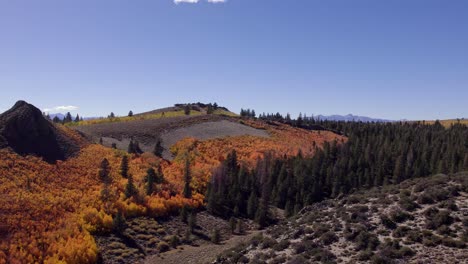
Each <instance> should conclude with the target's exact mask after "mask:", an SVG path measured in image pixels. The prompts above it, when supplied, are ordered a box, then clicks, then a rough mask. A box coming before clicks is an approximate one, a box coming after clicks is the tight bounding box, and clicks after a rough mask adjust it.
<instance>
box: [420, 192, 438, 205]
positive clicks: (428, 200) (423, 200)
mask: <svg viewBox="0 0 468 264" xmlns="http://www.w3.org/2000/svg"><path fill="white" fill-rule="evenodd" d="M418 203H419V204H433V203H434V200H433V199H432V197H431V196H430V195H428V194H427V193H425V192H424V193H422V194H421V195H419V197H418Z"/></svg>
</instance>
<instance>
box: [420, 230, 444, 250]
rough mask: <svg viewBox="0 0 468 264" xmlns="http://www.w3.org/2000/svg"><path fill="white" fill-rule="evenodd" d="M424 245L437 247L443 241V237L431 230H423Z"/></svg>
mask: <svg viewBox="0 0 468 264" xmlns="http://www.w3.org/2000/svg"><path fill="white" fill-rule="evenodd" d="M422 235H423V241H422V243H423V245H424V246H426V247H435V246H437V245H439V244H440V243H441V239H440V237H438V236H435V235H434V234H432V232H431V231H428V230H424V231H423V234H422Z"/></svg>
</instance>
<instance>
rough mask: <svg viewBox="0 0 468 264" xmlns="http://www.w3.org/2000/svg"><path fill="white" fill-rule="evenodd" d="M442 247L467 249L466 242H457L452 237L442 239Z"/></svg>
mask: <svg viewBox="0 0 468 264" xmlns="http://www.w3.org/2000/svg"><path fill="white" fill-rule="evenodd" d="M442 245H444V246H446V247H452V248H465V242H463V241H461V240H455V239H453V238H450V237H444V238H442Z"/></svg>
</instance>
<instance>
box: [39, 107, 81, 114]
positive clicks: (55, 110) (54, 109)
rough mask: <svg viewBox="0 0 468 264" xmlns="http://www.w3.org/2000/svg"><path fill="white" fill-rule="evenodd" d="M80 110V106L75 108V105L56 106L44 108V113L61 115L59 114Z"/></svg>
mask: <svg viewBox="0 0 468 264" xmlns="http://www.w3.org/2000/svg"><path fill="white" fill-rule="evenodd" d="M76 110H78V106H73V105H61V106H56V107H52V108H44V109H43V111H44V112H47V113H49V112H51V113H59V112H71V111H76Z"/></svg>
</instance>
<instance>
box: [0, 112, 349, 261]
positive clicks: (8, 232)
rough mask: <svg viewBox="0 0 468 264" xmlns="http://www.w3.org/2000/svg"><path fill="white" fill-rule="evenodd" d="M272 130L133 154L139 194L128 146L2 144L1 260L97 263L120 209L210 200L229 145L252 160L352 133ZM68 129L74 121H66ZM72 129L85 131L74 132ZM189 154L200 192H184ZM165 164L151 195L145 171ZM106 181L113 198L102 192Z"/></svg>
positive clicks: (162, 208)
mask: <svg viewBox="0 0 468 264" xmlns="http://www.w3.org/2000/svg"><path fill="white" fill-rule="evenodd" d="M246 122H247V123H248V125H250V126H257V127H259V128H263V129H266V130H267V131H268V133H269V134H270V135H271V136H270V137H265V138H262V137H253V136H240V137H227V138H224V139H212V140H206V141H199V140H196V139H193V138H187V139H184V140H182V141H180V142H178V143H177V144H176V145H174V146H173V148H172V149H171V150H172V151H173V153H174V154H175V160H174V161H173V162H172V163H170V162H167V161H164V160H162V159H160V158H158V157H156V156H154V155H153V154H149V153H144V154H142V155H132V156H129V164H128V165H129V166H128V174H129V175H131V177H132V179H133V181H134V184H135V187H136V190H137V192H136V194H135V195H133V196H131V197H126V195H125V186H126V184H127V181H128V179H126V178H123V177H122V176H121V174H120V170H119V168H120V164H121V161H122V157H123V156H124V155H128V154H127V153H125V152H123V151H119V150H115V149H110V148H105V147H103V146H101V145H95V144H93V145H86V144H82V149H81V152H80V154H79V155H78V156H76V157H74V158H71V159H69V160H67V161H65V162H61V161H58V162H57V163H56V164H49V163H46V162H44V161H43V160H41V159H40V158H37V157H32V156H27V157H22V156H19V155H17V154H15V153H12V152H10V151H8V150H6V149H4V150H0V219H1V221H0V238H1V240H0V264H3V263H13V264H15V263H36V262H37V263H95V262H96V261H97V258H98V247H97V246H96V243H95V240H94V238H93V234H99V233H108V232H111V230H112V228H113V218H114V217H115V216H116V215H117V213H118V212H120V213H122V214H124V216H125V217H126V218H132V217H138V216H151V217H162V216H168V215H171V214H175V213H177V212H178V211H179V209H180V208H182V207H184V206H190V207H193V208H197V207H201V206H203V205H204V202H203V201H204V194H205V190H206V184H207V182H208V181H209V178H210V176H211V173H212V171H213V169H214V168H215V167H217V166H218V165H219V164H220V162H222V161H223V160H224V159H225V157H226V155H227V153H229V152H230V151H231V150H232V149H235V150H236V151H237V153H238V157H239V160H240V162H242V163H244V164H246V165H247V166H249V165H250V166H253V165H254V164H255V162H256V160H257V159H258V158H260V157H262V156H263V155H264V153H266V152H271V151H273V152H274V153H276V155H288V156H289V155H295V154H297V153H298V151H301V152H302V153H303V154H304V155H312V154H313V153H314V151H315V150H316V148H319V147H320V146H321V145H322V144H323V142H325V141H331V140H337V141H338V142H341V141H343V140H345V138H343V137H340V136H338V135H336V134H333V133H331V132H326V131H321V132H317V131H306V130H303V129H299V128H293V127H289V126H286V125H281V124H277V125H275V126H272V125H265V124H264V123H260V122H256V121H246ZM62 129H64V130H65V132H67V128H62ZM67 133H69V134H70V135H71V136H73V137H76V139H77V140H80V139H79V136H77V135H76V134H74V133H72V132H69V131H68V132H67ZM104 158H106V159H107V160H108V161H109V166H110V181H109V182H108V183H106V184H105V183H103V182H102V180H101V179H100V178H99V176H98V170H99V166H100V164H101V161H102V160H103V159H104ZM186 159H189V163H190V166H191V173H192V181H191V187H192V189H193V195H192V197H191V198H184V197H183V195H182V190H183V188H184V179H183V175H184V173H183V172H184V164H185V161H186ZM159 166H161V170H162V172H163V174H164V177H165V180H166V181H165V182H164V183H162V184H157V186H156V187H155V192H154V193H152V194H151V195H146V192H145V176H146V173H147V170H148V169H149V168H157V167H159ZM103 189H105V190H106V192H105V193H106V196H105V197H106V198H105V199H103V195H102V193H103Z"/></svg>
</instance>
